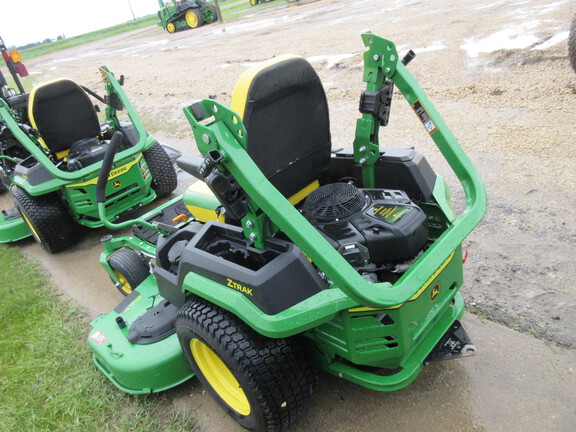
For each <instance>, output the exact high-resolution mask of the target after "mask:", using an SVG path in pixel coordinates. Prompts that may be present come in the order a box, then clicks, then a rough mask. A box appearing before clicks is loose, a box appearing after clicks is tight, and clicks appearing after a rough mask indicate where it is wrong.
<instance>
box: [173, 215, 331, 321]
mask: <svg viewBox="0 0 576 432" xmlns="http://www.w3.org/2000/svg"><path fill="white" fill-rule="evenodd" d="M189 272H195V273H197V274H200V275H202V276H204V277H207V278H209V279H211V280H213V281H215V282H218V283H220V284H222V285H224V286H227V287H229V289H230V290H234V291H239V292H241V293H242V294H244V295H245V296H246V297H247V298H248V299H249V300H250V301H252V302H253V303H254V304H255V305H256V306H257V307H258V308H260V310H262V312H264V313H266V314H269V315H273V314H277V313H279V312H282V311H283V310H286V309H287V308H289V307H291V306H294V305H295V304H298V303H300V302H301V301H303V300H305V299H307V298H309V297H311V296H313V295H314V294H317V293H319V292H320V291H321V290H323V289H324V288H325V287H326V282H325V281H324V280H322V278H321V277H320V276H319V275H318V273H317V271H316V270H315V269H314V267H313V266H312V264H310V262H309V261H308V260H307V259H306V257H305V256H304V254H303V253H302V252H301V251H300V249H299V248H298V247H296V246H295V245H294V244H292V243H289V242H287V241H284V240H280V239H276V238H269V239H266V241H265V248H264V249H262V250H260V249H256V248H254V247H252V246H251V245H250V244H249V242H248V241H247V240H246V238H245V237H244V233H243V231H242V228H240V227H236V226H232V225H227V224H222V223H219V222H214V221H209V222H207V223H206V224H205V225H204V227H203V228H202V230H201V231H200V232H199V233H198V234H197V235H196V236H194V237H193V238H192V240H191V241H190V242H189V243H188V244H187V245H186V247H185V248H184V249H183V251H182V256H181V258H180V269H179V273H178V280H179V285H181V284H182V282H183V280H184V277H185V276H186V274H188V273H189Z"/></svg>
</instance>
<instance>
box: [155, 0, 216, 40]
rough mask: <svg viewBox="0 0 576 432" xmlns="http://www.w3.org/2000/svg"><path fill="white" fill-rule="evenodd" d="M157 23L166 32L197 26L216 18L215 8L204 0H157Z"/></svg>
mask: <svg viewBox="0 0 576 432" xmlns="http://www.w3.org/2000/svg"><path fill="white" fill-rule="evenodd" d="M158 5H159V6H160V10H159V11H158V18H159V19H160V22H159V23H158V25H159V26H160V27H162V28H163V29H164V30H166V31H167V32H168V33H174V32H176V31H179V30H186V29H191V28H197V27H200V26H201V25H204V24H210V23H212V22H214V21H216V20H217V19H218V14H217V12H216V8H215V7H214V6H213V5H211V4H210V3H208V2H206V1H204V0H178V1H176V0H158Z"/></svg>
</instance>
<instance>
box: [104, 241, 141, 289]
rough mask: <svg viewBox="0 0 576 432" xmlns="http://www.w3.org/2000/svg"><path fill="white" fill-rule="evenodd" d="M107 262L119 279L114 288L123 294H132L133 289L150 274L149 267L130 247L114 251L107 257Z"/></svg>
mask: <svg viewBox="0 0 576 432" xmlns="http://www.w3.org/2000/svg"><path fill="white" fill-rule="evenodd" d="M108 264H109V265H110V267H112V270H114V273H116V276H117V277H118V280H119V281H120V286H116V288H118V291H120V293H122V295H124V296H127V295H128V294H132V292H133V291H134V289H136V288H137V287H138V285H140V284H141V283H142V282H144V279H146V278H147V277H148V276H150V267H149V266H148V264H147V263H146V262H145V261H144V259H143V258H142V257H141V256H140V255H138V253H137V252H135V251H133V250H132V249H122V250H120V251H118V252H116V253H115V254H114V255H112V256H111V257H110V258H109V259H108Z"/></svg>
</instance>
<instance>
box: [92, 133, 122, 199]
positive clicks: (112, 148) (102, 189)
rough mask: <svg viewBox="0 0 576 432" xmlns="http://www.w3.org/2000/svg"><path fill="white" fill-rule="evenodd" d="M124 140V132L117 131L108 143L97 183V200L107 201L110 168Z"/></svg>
mask: <svg viewBox="0 0 576 432" xmlns="http://www.w3.org/2000/svg"><path fill="white" fill-rule="evenodd" d="M121 142H122V132H115V133H114V135H113V136H112V139H111V140H110V144H109V145H108V150H106V154H105V155H104V161H103V162H102V168H101V169H100V176H99V177H98V183H97V184H96V202H99V203H101V202H105V201H106V183H107V182H108V176H109V175H110V170H111V169H112V163H113V162H114V156H116V152H117V151H118V146H119V145H120V143H121Z"/></svg>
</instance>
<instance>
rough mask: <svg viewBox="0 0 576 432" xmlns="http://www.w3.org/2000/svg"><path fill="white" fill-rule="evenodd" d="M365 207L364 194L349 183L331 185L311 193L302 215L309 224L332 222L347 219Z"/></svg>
mask: <svg viewBox="0 0 576 432" xmlns="http://www.w3.org/2000/svg"><path fill="white" fill-rule="evenodd" d="M365 205H366V197H365V195H364V193H362V191H361V190H360V189H358V188H357V187H356V186H354V185H352V184H349V183H331V184H328V185H325V186H322V187H320V188H318V189H316V190H315V191H313V192H312V193H311V194H310V195H308V197H307V198H306V201H305V202H304V207H303V209H302V214H303V215H304V217H306V219H308V220H309V221H310V222H332V221H337V220H341V219H345V218H348V217H350V216H352V215H355V214H356V213H358V212H359V211H361V210H362V209H363V208H364V206H365Z"/></svg>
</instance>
